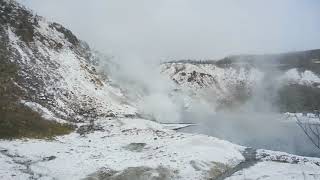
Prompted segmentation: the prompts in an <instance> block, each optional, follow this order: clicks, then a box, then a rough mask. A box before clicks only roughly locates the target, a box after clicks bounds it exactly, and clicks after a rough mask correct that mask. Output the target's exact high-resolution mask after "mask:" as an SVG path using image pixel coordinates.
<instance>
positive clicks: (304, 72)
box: [161, 50, 320, 112]
mask: <svg viewBox="0 0 320 180" xmlns="http://www.w3.org/2000/svg"><path fill="white" fill-rule="evenodd" d="M319 59H320V50H310V51H303V52H294V53H285V54H277V55H246V56H245V55H243V56H231V57H227V58H224V59H222V60H218V61H210V60H209V61H176V62H174V61H173V62H168V63H164V64H162V65H161V73H162V74H164V75H165V76H168V77H170V78H171V79H172V80H173V81H174V82H175V83H176V85H177V91H184V92H187V94H189V96H191V97H192V99H198V100H201V101H207V102H208V103H209V104H212V106H213V107H216V108H229V107H235V106H241V105H243V104H244V103H246V102H247V101H248V100H250V99H252V98H254V97H256V96H259V97H265V98H266V99H265V101H269V102H270V103H271V104H273V105H275V106H278V107H277V110H279V111H281V112H304V111H308V112H310V111H313V110H316V109H319V108H320V104H319V103H317V102H318V100H319V99H318V97H319V96H318V94H319V92H320V88H319V87H320V86H319V84H320V78H319V73H320V71H319V69H320V64H319ZM306 94H308V96H307V95H306ZM260 101H263V99H260Z"/></svg>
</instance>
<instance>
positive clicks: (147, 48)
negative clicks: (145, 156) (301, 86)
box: [19, 0, 320, 155]
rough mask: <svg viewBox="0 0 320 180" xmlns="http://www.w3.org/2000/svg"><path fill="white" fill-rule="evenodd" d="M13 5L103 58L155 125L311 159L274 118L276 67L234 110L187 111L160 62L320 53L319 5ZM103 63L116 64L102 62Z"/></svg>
mask: <svg viewBox="0 0 320 180" xmlns="http://www.w3.org/2000/svg"><path fill="white" fill-rule="evenodd" d="M19 1H20V2H22V3H23V4H25V5H26V6H27V7H29V8H31V9H33V10H34V11H35V12H36V13H38V14H39V15H42V16H45V17H47V18H48V19H50V20H52V21H56V22H59V23H61V24H63V25H64V26H66V27H67V28H69V29H71V30H72V32H74V33H75V34H76V35H77V36H78V37H79V38H80V39H83V40H85V41H87V42H88V43H89V44H90V46H91V47H92V48H94V49H96V50H99V51H100V52H102V53H104V54H106V55H107V58H106V59H108V61H106V59H103V60H102V64H104V63H105V64H106V65H105V66H101V71H104V72H106V73H107V74H109V75H110V77H111V78H112V79H114V80H115V82H117V84H118V85H119V86H121V87H122V88H123V89H124V90H125V92H126V95H127V96H128V98H129V99H131V100H132V101H133V102H135V103H136V105H137V106H138V107H139V109H140V111H142V113H146V114H149V115H151V116H152V117H153V118H154V119H155V120H157V121H160V122H195V123H198V126H195V127H193V128H192V129H191V130H190V129H189V130H187V131H192V132H198V133H205V134H209V135H214V136H218V137H220V138H224V139H227V140H230V141H233V142H236V143H240V144H243V145H250V146H256V147H260V148H261V147H263V148H270V149H275V150H282V151H287V152H292V153H298V154H308V155H313V151H314V148H313V147H312V145H310V144H309V143H308V141H307V140H306V139H305V138H304V136H303V134H302V132H301V131H299V129H297V128H296V126H295V124H292V123H291V124H290V123H289V124H288V123H283V122H282V121H280V120H279V119H281V118H280V116H279V114H278V112H277V107H276V106H275V104H274V92H276V90H277V89H278V88H279V86H281V84H278V83H271V82H274V79H276V76H277V75H278V72H277V69H274V68H264V71H265V72H266V73H268V74H269V75H268V76H266V77H265V79H264V81H263V82H267V83H261V84H259V85H257V86H256V88H255V89H254V94H253V96H252V98H251V99H250V100H249V101H248V102H247V103H246V104H244V105H243V106H242V107H241V108H240V109H237V110H236V111H224V112H219V113H216V112H215V110H214V108H213V107H212V106H211V105H208V104H206V103H205V102H193V104H192V108H190V109H189V110H187V111H186V110H185V107H184V106H185V104H184V100H185V99H186V98H188V97H187V96H184V94H183V93H182V94H177V93H173V92H174V89H175V86H174V83H173V82H172V81H171V80H169V79H168V78H166V77H164V76H162V75H161V74H160V73H159V72H160V69H159V63H160V62H163V61H168V60H179V59H218V58H222V57H224V56H227V55H234V54H251V53H254V54H257V53H260V54H266V53H276V52H286V51H296V50H307V49H314V48H319V47H320V33H319V32H320V23H319V17H320V11H319V9H320V1H318V0H305V1H301V0H282V1H279V0H269V1H256V0H243V1H237V0H223V1H217V0H199V1H195V0H193V1H192V0H161V1H156V0H137V1H130V0H91V1H85V0H68V1H66V0H54V1H49V0H19ZM104 60H105V62H103V61H104ZM110 61H112V62H113V63H112V64H117V66H113V65H110V64H108V63H109V62H110ZM271 75H273V76H271ZM208 98H210V97H208ZM296 137H301V138H296ZM279 139H280V140H279ZM284 143H285V145H283V144H284ZM281 144H282V145H281Z"/></svg>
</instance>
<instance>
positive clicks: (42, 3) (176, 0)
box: [19, 0, 320, 60]
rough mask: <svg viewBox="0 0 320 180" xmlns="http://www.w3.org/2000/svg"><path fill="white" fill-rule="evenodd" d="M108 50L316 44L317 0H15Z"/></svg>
mask: <svg viewBox="0 0 320 180" xmlns="http://www.w3.org/2000/svg"><path fill="white" fill-rule="evenodd" d="M19 1H20V2H22V3H23V4H25V5H26V6H27V7H29V8H30V9H33V10H35V11H36V12H37V13H38V14H39V15H42V16H45V17H47V18H49V19H50V20H53V21H57V22H59V23H61V24H63V25H65V26H66V27H67V28H69V29H71V30H72V31H73V32H74V33H75V34H76V35H78V37H79V38H80V39H83V40H86V41H87V42H89V44H90V45H91V46H92V47H94V48H96V49H98V50H100V51H104V52H107V53H111V54H114V55H116V56H123V57H135V58H142V59H145V60H159V59H162V60H163V59H181V58H217V57H222V56H225V55H230V54H239V53H240V54H244V53H270V52H283V51H294V50H305V49H314V48H320V10H319V9H320V1H319V0H264V1H263V0H241V1H239V0H219V1H218V0H135V1H133V0H90V1H89V0H19Z"/></svg>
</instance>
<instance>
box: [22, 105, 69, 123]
mask: <svg viewBox="0 0 320 180" xmlns="http://www.w3.org/2000/svg"><path fill="white" fill-rule="evenodd" d="M21 103H22V104H24V105H26V106H27V107H29V108H31V109H32V110H33V111H35V112H38V113H39V114H40V115H41V116H42V117H43V118H44V119H46V120H52V121H56V122H59V123H68V122H67V121H66V120H63V119H60V118H57V117H55V115H54V114H53V113H52V112H51V111H49V109H47V108H45V107H43V106H41V105H40V104H38V103H35V102H28V101H24V100H21Z"/></svg>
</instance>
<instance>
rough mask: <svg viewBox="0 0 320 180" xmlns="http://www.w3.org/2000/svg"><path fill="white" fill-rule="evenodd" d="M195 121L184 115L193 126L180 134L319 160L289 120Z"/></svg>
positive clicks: (210, 117)
mask: <svg viewBox="0 0 320 180" xmlns="http://www.w3.org/2000/svg"><path fill="white" fill-rule="evenodd" d="M203 116H204V117H205V118H203V119H201V120H199V119H198V118H197V117H194V114H193V113H188V112H186V113H185V115H184V118H185V121H186V122H196V123H197V125H196V126H189V127H187V128H185V129H181V131H183V132H191V133H201V134H207V135H210V136H214V137H218V138H221V139H225V140H228V141H231V142H234V143H237V144H241V145H244V146H249V147H254V148H262V149H270V150H276V151H285V152H288V153H293V154H297V155H304V156H314V157H320V152H319V150H318V149H316V148H315V146H314V145H313V144H312V143H311V141H310V140H309V139H308V138H307V136H305V134H304V133H303V131H302V130H301V128H300V127H299V126H298V125H297V124H296V122H295V121H294V120H293V119H291V120H290V119H286V117H285V116H284V115H282V114H275V113H274V114H271V113H211V114H206V115H203Z"/></svg>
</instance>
